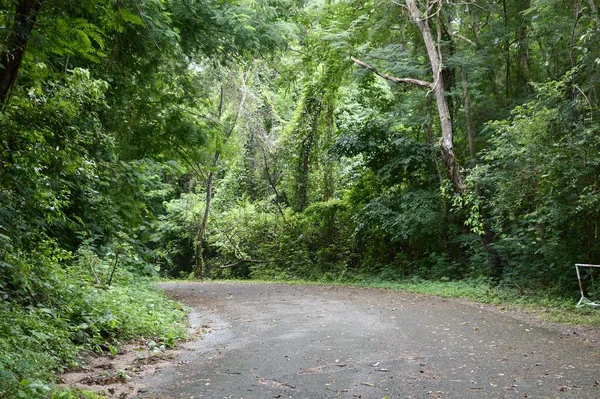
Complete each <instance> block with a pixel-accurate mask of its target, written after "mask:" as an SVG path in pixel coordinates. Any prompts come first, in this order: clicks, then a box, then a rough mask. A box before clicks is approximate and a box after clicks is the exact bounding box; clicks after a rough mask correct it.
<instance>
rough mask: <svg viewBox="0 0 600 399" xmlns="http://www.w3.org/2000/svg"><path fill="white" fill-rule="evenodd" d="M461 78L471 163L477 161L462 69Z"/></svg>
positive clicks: (467, 93)
mask: <svg viewBox="0 0 600 399" xmlns="http://www.w3.org/2000/svg"><path fill="white" fill-rule="evenodd" d="M460 74H461V77H462V86H463V95H464V98H465V124H466V128H467V140H469V155H471V159H472V160H473V161H476V160H477V150H476V148H475V138H474V136H473V121H472V118H471V94H470V92H469V82H468V80H467V73H466V72H465V70H464V69H462V70H461V72H460Z"/></svg>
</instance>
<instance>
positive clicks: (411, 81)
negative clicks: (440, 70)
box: [350, 57, 433, 89]
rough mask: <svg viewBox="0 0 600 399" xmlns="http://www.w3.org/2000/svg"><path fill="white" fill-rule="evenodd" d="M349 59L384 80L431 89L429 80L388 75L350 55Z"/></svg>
mask: <svg viewBox="0 0 600 399" xmlns="http://www.w3.org/2000/svg"><path fill="white" fill-rule="evenodd" d="M350 59H351V60H352V61H353V62H354V63H355V64H358V65H359V66H361V67H363V68H365V69H368V70H369V71H371V72H373V73H374V74H375V75H377V76H379V77H382V78H384V79H385V80H389V81H390V82H394V83H407V84H411V85H415V86H420V87H424V88H426V89H432V88H433V85H432V84H431V83H429V82H426V81H424V80H419V79H412V78H397V77H395V76H390V75H388V74H386V73H382V72H379V71H378V70H377V69H375V67H372V66H371V65H369V64H367V63H365V62H363V61H361V60H359V59H357V58H354V57H350Z"/></svg>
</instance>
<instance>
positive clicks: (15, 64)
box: [0, 0, 43, 103]
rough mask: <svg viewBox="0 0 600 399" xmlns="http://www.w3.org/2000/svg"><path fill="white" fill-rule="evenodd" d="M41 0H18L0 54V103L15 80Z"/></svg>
mask: <svg viewBox="0 0 600 399" xmlns="http://www.w3.org/2000/svg"><path fill="white" fill-rule="evenodd" d="M42 3H43V0H19V2H18V3H17V8H16V11H15V19H14V22H13V26H12V32H11V34H10V37H9V38H8V41H7V43H6V50H5V51H4V52H3V53H2V55H0V64H1V65H2V66H1V67H0V103H4V102H6V99H7V98H8V94H9V92H10V89H11V88H12V87H13V85H14V84H15V82H16V81H17V76H18V74H19V69H20V68H21V63H22V61H23V56H24V55H25V49H26V48H27V43H28V42H29V39H30V38H31V32H32V31H33V27H34V25H35V21H36V19H37V17H38V14H39V12H40V9H41V7H42Z"/></svg>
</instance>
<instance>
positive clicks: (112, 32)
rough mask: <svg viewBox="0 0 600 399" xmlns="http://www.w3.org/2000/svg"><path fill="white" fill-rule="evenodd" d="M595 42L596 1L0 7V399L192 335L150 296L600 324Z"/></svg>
mask: <svg viewBox="0 0 600 399" xmlns="http://www.w3.org/2000/svg"><path fill="white" fill-rule="evenodd" d="M599 40H600V17H599V13H598V6H597V3H596V2H595V1H592V0H576V1H570V2H564V1H559V0H545V1H534V0H505V1H488V0H486V1H483V0H469V1H446V0H444V1H442V0H404V1H400V2H398V1H396V2H394V1H387V0H386V1H379V0H372V1H371V0H369V1H365V0H349V1H343V2H340V1H319V0H315V1H296V0H252V1H249V0H219V1H216V0H160V1H159V0H120V1H114V0H83V1H65V0H4V1H0V64H1V67H0V298H1V302H0V316H1V318H0V387H1V388H0V396H3V397H27V398H28V397H35V396H36V395H37V396H39V397H44V396H49V395H51V394H50V393H49V392H50V390H51V389H52V388H51V385H52V381H53V380H54V377H55V373H56V372H60V371H61V370H64V369H65V368H67V367H72V366H75V365H76V364H78V362H79V361H80V359H81V354H82V353H85V352H87V351H93V352H101V351H104V352H106V351H108V352H109V353H110V352H111V351H113V350H114V348H116V347H117V346H118V344H119V343H120V342H123V341H126V340H129V339H137V338H139V337H142V336H143V337H153V338H155V339H159V340H167V341H169V342H172V341H173V340H174V339H176V338H178V337H181V336H182V334H183V329H182V327H181V322H182V320H183V319H184V318H185V311H184V310H182V309H181V308H180V307H179V305H177V304H175V303H173V302H170V301H168V300H166V299H165V298H163V297H162V296H161V295H160V294H158V293H157V292H156V291H154V290H153V289H152V288H151V282H152V281H154V280H153V279H155V278H158V277H169V278H181V277H183V278H189V277H190V276H191V277H192V278H194V279H204V278H212V279H246V280H252V279H255V280H259V279H262V280H274V281H281V280H301V281H319V282H343V283H352V284H368V285H375V286H390V287H395V288H401V289H404V290H408V291H415V292H426V293H434V294H436V295H447V296H457V297H467V298H470V299H473V300H477V301H482V302H488V303H519V304H524V305H529V304H535V306H542V307H544V306H547V307H548V308H557V309H562V310H560V311H557V312H551V315H552V316H551V317H552V318H554V319H563V320H567V321H571V322H586V323H587V322H590V323H592V324H595V323H597V322H596V321H595V320H596V316H595V313H593V311H590V310H574V309H573V308H572V307H571V305H568V304H571V303H575V302H576V301H577V299H578V298H579V295H578V285H577V280H576V276H575V273H574V270H573V265H574V263H577V262H579V263H600V239H599V238H598V234H599V233H598V231H599V227H598V226H599V224H600V180H599V178H598V177H599V176H600V139H599V137H600V125H599V124H598V123H597V121H598V120H600V99H599V96H598V93H599V91H600V78H599V77H600V74H599V73H598V69H599V68H600V47H598V46H597V43H598V42H599ZM595 280H597V281H599V282H600V275H596V274H595V272H594V271H588V270H586V271H585V273H584V275H583V286H584V289H585V292H586V295H587V296H589V297H590V299H597V298H598V297H600V287H598V288H596V286H595V283H594V281H595ZM561 312H562V313H561ZM56 395H59V394H58V393H56ZM61 395H69V394H68V393H62V394H61ZM63 397H68V396H63Z"/></svg>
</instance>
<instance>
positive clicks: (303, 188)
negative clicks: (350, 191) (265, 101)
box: [294, 86, 322, 212]
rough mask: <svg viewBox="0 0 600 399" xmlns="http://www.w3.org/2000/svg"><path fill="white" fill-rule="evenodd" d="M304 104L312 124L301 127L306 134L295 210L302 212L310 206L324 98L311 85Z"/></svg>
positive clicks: (300, 161) (303, 141) (300, 160)
mask: <svg viewBox="0 0 600 399" xmlns="http://www.w3.org/2000/svg"><path fill="white" fill-rule="evenodd" d="M307 90H308V93H307V96H306V99H305V100H304V101H305V104H304V112H303V114H304V116H305V118H306V120H307V121H310V122H309V123H310V125H309V126H307V127H302V128H301V133H303V134H304V137H303V138H302V141H301V142H300V148H299V149H298V150H299V156H298V164H297V170H296V182H295V190H294V191H295V192H294V210H295V211H296V212H302V211H303V210H304V209H306V207H307V206H308V185H309V174H310V160H311V153H312V150H313V146H314V143H315V139H316V136H317V134H318V128H319V118H320V116H321V111H322V98H321V94H320V93H316V92H315V89H314V88H313V87H312V86H310V87H309V88H307Z"/></svg>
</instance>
